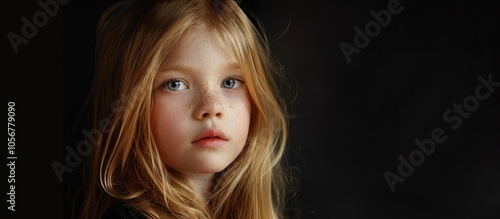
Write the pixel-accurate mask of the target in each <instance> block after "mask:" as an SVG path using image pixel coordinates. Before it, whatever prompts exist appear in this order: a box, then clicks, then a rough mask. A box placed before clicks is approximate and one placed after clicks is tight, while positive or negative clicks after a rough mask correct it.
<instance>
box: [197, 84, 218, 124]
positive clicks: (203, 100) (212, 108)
mask: <svg viewBox="0 0 500 219" xmlns="http://www.w3.org/2000/svg"><path fill="white" fill-rule="evenodd" d="M197 96H198V97H197V98H196V99H197V100H196V102H197V103H196V105H197V106H196V110H195V115H194V116H195V118H196V119H198V120H204V119H209V118H222V116H223V114H224V108H223V106H222V98H221V94H220V93H219V92H218V91H216V90H209V89H204V90H203V91H201V92H200V93H199V94H198V95H197Z"/></svg>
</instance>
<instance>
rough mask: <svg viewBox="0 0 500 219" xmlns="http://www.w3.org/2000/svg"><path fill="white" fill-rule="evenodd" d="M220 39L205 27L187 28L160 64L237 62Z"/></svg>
mask: <svg viewBox="0 0 500 219" xmlns="http://www.w3.org/2000/svg"><path fill="white" fill-rule="evenodd" d="M222 41H223V40H221V39H220V36H218V34H215V33H214V32H213V31H209V30H208V29H207V28H206V27H201V28H195V29H191V30H187V31H186V32H185V33H184V34H183V35H182V37H181V39H180V40H179V41H178V43H176V44H175V46H174V47H173V48H172V51H170V55H169V56H168V58H166V59H165V60H164V61H163V63H162V65H171V64H175V63H182V64H185V65H189V64H193V63H198V64H209V63H213V62H226V63H235V62H237V60H236V59H235V57H234V55H233V53H232V52H230V51H229V49H228V45H224V44H223V43H222ZM226 43H227V42H226Z"/></svg>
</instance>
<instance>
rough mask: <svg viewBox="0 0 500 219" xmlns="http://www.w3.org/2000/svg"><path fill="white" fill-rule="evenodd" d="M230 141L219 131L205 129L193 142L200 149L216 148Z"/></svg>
mask: <svg viewBox="0 0 500 219" xmlns="http://www.w3.org/2000/svg"><path fill="white" fill-rule="evenodd" d="M227 141H228V138H227V137H226V136H225V135H224V133H223V132H222V131H220V130H218V129H213V128H209V129H205V130H203V131H202V132H201V133H200V134H198V135H197V136H196V137H195V138H194V140H193V141H192V142H191V143H193V144H195V145H197V146H200V147H216V146H218V145H222V144H224V143H225V142H227Z"/></svg>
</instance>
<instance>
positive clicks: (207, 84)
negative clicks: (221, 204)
mask: <svg viewBox="0 0 500 219" xmlns="http://www.w3.org/2000/svg"><path fill="white" fill-rule="evenodd" d="M153 86H154V87H153V89H154V94H153V101H154V107H153V112H152V117H151V126H152V127H151V128H152V131H153V135H154V138H155V142H156V146H157V148H158V149H159V151H160V153H161V158H162V160H163V163H164V164H165V165H166V166H167V167H170V168H172V169H175V170H177V171H179V172H181V173H183V174H184V175H186V176H187V177H188V181H189V182H190V183H191V185H192V186H193V188H194V189H195V191H196V192H197V193H198V194H199V195H200V196H201V197H205V195H206V194H208V193H209V192H210V188H211V186H212V184H213V178H214V174H215V173H217V172H220V171H222V170H224V169H225V168H226V167H227V166H228V165H229V164H231V163H232V162H233V161H234V160H235V159H236V157H237V156H238V155H239V154H240V153H241V151H242V149H243V147H244V146H245V143H246V141H247V136H248V130H249V125H250V111H251V110H250V109H251V107H250V100H249V96H248V92H247V88H246V86H245V84H244V81H243V73H242V72H241V68H240V66H239V65H238V63H237V62H236V60H235V59H234V58H232V57H231V56H230V55H229V54H227V53H226V52H225V51H224V50H222V49H221V48H220V47H219V46H218V45H217V43H216V40H215V38H214V37H213V36H212V35H210V34H209V33H208V32H207V31H206V29H203V28H201V29H199V30H196V31H195V32H193V33H190V34H188V37H186V38H185V39H184V40H183V42H182V43H180V44H179V45H178V46H177V48H176V50H175V52H174V56H173V57H172V58H170V59H169V60H166V61H165V62H164V63H163V64H162V67H161V68H160V71H159V72H158V73H157V75H156V77H155V81H154V85H153ZM210 129H212V130H219V131H220V132H221V133H223V135H224V137H223V138H221V137H220V136H218V137H217V138H211V140H207V141H205V142H203V143H194V141H195V140H197V138H199V136H200V133H203V132H205V131H207V130H210ZM221 139H223V140H221Z"/></svg>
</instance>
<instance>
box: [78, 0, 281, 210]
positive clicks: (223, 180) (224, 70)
mask: <svg viewBox="0 0 500 219" xmlns="http://www.w3.org/2000/svg"><path fill="white" fill-rule="evenodd" d="M95 54H96V58H95V78H94V85H93V88H92V90H91V96H90V100H91V105H92V107H91V110H92V114H93V117H94V118H93V126H94V128H96V127H97V128H99V130H100V131H101V133H100V135H99V136H98V140H97V141H96V142H97V143H96V144H95V145H94V146H93V150H92V155H91V157H90V160H89V167H90V170H89V171H88V172H89V178H88V186H87V191H86V193H85V196H86V197H85V201H84V205H83V207H82V213H81V218H112V217H116V218H129V217H130V218H186V219H196V218H216V219H224V218H235V219H245V218H247V219H272V218H283V217H284V206H285V203H284V202H285V196H286V193H287V191H286V189H287V181H288V180H287V179H288V178H289V176H288V175H287V174H286V171H285V169H284V162H283V161H282V156H283V153H284V151H285V144H286V138H287V120H286V117H285V115H286V114H285V113H286V112H285V109H284V103H283V101H282V98H280V97H279V93H278V92H279V91H278V88H277V85H276V83H275V81H274V79H275V78H276V77H275V76H279V75H278V74H275V73H278V71H275V66H274V65H273V63H272V60H271V56H270V51H269V47H268V44H267V41H266V39H265V37H264V34H259V31H258V29H257V28H256V27H255V26H254V25H253V24H252V22H251V21H250V20H249V18H248V17H247V16H246V14H245V13H244V12H243V11H242V9H241V8H240V7H239V6H238V4H237V2H235V1H231V0H215V1H209V0H183V1H181V0H179V1H176V0H174V1H166V0H164V1H152V0H151V1H131V2H120V3H117V4H115V5H113V6H112V7H111V8H109V9H107V10H106V11H105V13H104V14H103V15H102V17H101V19H100V21H99V23H98V27H97V41H96V53H95Z"/></svg>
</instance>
